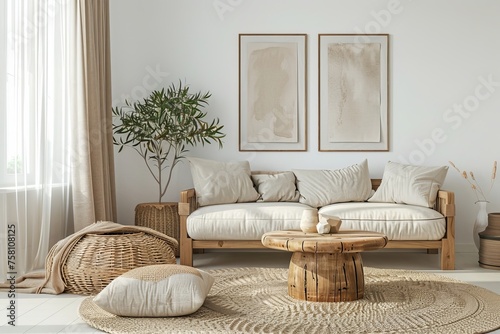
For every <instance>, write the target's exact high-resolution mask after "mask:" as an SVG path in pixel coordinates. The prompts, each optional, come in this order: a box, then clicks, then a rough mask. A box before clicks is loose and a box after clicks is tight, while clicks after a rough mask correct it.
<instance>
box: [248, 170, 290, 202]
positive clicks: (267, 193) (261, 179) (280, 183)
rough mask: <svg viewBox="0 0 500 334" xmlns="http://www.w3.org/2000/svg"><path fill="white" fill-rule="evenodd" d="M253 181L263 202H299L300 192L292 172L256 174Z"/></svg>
mask: <svg viewBox="0 0 500 334" xmlns="http://www.w3.org/2000/svg"><path fill="white" fill-rule="evenodd" d="M252 180H253V183H254V184H255V187H256V188H257V192H258V193H259V194H260V198H259V201H262V202H298V201H299V192H298V191H297V187H296V185H295V175H294V174H293V173H292V172H282V173H276V174H254V175H252Z"/></svg>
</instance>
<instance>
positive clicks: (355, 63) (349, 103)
mask: <svg viewBox="0 0 500 334" xmlns="http://www.w3.org/2000/svg"><path fill="white" fill-rule="evenodd" d="M318 70H319V72H318V87H319V89H318V95H319V96H318V100H319V103H318V104H319V115H318V150H319V151H388V150H389V35H388V34H368V35H361V34H319V35H318Z"/></svg>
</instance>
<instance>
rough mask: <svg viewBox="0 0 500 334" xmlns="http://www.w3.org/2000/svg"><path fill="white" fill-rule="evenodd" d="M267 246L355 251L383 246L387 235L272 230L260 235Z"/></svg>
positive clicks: (287, 249) (385, 243)
mask: <svg viewBox="0 0 500 334" xmlns="http://www.w3.org/2000/svg"><path fill="white" fill-rule="evenodd" d="M261 241H262V244H263V245H264V246H265V247H267V248H272V249H278V250H284V251H289V252H303V253H356V252H362V251H367V250H375V249H380V248H384V247H385V245H387V241H388V240H387V236H385V235H384V234H382V233H377V232H367V231H356V230H344V231H339V232H338V233H331V234H318V233H305V232H302V231H300V230H290V231H273V232H268V233H265V234H264V235H263V236H262V239H261Z"/></svg>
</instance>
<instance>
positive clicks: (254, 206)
mask: <svg viewBox="0 0 500 334" xmlns="http://www.w3.org/2000/svg"><path fill="white" fill-rule="evenodd" d="M305 208H310V207H309V206H307V205H305V204H301V203H296V202H295V203H293V202H260V203H234V204H220V205H210V206H204V207H201V208H199V209H197V210H195V211H194V212H192V213H191V214H190V215H189V217H188V219H187V232H188V235H189V236H190V237H191V238H193V239H197V240H260V239H261V237H262V235H263V234H264V233H266V232H270V231H280V230H294V229H295V230H296V229H300V219H301V218H302V211H303V210H304V209H305Z"/></svg>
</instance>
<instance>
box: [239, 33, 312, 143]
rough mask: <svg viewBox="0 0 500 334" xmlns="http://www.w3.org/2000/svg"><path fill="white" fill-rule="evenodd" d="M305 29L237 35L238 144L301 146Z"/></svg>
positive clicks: (303, 137) (304, 137)
mask: <svg viewBox="0 0 500 334" xmlns="http://www.w3.org/2000/svg"><path fill="white" fill-rule="evenodd" d="M306 43H307V35H306V34H240V35H239V150H240V151H306V150H307V133H306V131H307V124H306V122H307V119H306V106H307V101H306V56H307V54H306V52H307V50H306V48H307V44H306Z"/></svg>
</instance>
